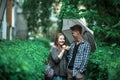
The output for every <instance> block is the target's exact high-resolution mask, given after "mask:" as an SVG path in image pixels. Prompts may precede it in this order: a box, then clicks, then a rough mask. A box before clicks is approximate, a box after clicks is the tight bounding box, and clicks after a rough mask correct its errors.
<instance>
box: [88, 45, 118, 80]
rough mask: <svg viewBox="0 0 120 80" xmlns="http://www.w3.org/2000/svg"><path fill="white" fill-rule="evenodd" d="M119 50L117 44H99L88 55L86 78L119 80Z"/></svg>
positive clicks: (92, 79) (90, 79)
mask: <svg viewBox="0 0 120 80" xmlns="http://www.w3.org/2000/svg"><path fill="white" fill-rule="evenodd" d="M100 44H101V43H100ZM119 52H120V47H119V46H117V44H112V45H109V46H105V45H102V46H99V47H98V48H97V50H96V51H95V52H94V53H92V54H91V55H90V61H89V64H88V75H87V80H120V77H119V76H120V69H119V67H120V54H119Z"/></svg>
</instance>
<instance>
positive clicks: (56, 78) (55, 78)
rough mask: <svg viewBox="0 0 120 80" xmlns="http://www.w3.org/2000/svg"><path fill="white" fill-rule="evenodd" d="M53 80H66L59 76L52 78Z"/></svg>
mask: <svg viewBox="0 0 120 80" xmlns="http://www.w3.org/2000/svg"><path fill="white" fill-rule="evenodd" d="M53 80H67V78H65V77H60V76H54V77H53Z"/></svg>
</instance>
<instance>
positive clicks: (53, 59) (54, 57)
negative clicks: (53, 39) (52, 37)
mask: <svg viewBox="0 0 120 80" xmlns="http://www.w3.org/2000/svg"><path fill="white" fill-rule="evenodd" d="M59 53H60V50H58V49H57V48H56V47H52V48H51V51H50V57H49V63H50V64H51V65H52V67H53V69H54V73H55V75H58V76H66V75H67V56H66V55H67V54H66V51H65V53H64V55H63V57H62V59H59V58H58V55H59Z"/></svg>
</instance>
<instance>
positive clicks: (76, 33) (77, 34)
mask: <svg viewBox="0 0 120 80" xmlns="http://www.w3.org/2000/svg"><path fill="white" fill-rule="evenodd" d="M72 35H73V37H74V38H75V39H77V38H78V36H79V35H80V34H79V31H72Z"/></svg>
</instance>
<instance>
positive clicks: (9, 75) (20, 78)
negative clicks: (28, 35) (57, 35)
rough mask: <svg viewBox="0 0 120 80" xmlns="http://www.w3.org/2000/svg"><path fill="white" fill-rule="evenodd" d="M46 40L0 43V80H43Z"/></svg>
mask: <svg viewBox="0 0 120 80" xmlns="http://www.w3.org/2000/svg"><path fill="white" fill-rule="evenodd" d="M49 48H50V46H49V41H48V40H46V39H37V40H32V41H31V40H27V41H20V40H16V41H2V42H0V80H44V73H43V71H44V66H43V65H44V62H45V61H46V60H47V56H48V54H49Z"/></svg>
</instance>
